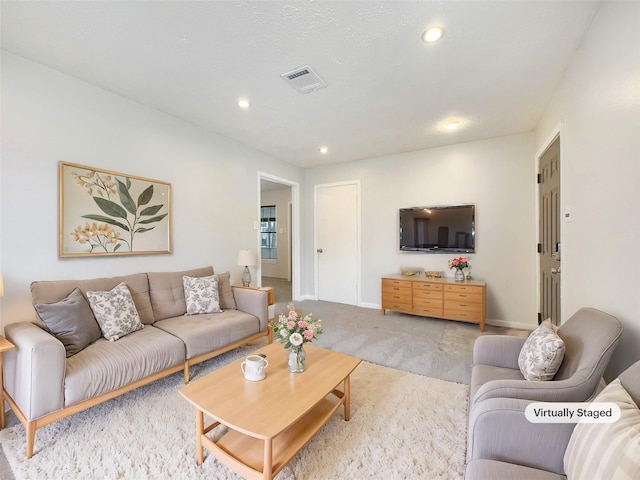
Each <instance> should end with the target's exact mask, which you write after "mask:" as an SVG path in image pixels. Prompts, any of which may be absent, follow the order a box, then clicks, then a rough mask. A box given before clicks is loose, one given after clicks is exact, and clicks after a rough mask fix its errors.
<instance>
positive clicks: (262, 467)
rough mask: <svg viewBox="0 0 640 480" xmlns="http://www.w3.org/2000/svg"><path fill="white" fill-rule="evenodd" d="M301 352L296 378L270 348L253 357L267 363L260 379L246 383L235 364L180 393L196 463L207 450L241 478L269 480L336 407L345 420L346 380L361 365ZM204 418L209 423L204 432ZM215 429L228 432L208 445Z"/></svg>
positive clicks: (279, 350)
mask: <svg viewBox="0 0 640 480" xmlns="http://www.w3.org/2000/svg"><path fill="white" fill-rule="evenodd" d="M304 349H305V350H306V352H307V361H306V366H305V371H304V372H302V373H290V372H289V371H288V370H287V362H286V350H285V349H284V348H283V346H282V345H281V344H279V343H273V344H270V345H267V346H266V347H264V348H261V349H260V350H257V351H256V352H253V353H263V354H265V355H267V360H268V361H269V366H268V367H267V369H266V374H267V376H266V378H265V379H264V380H262V381H259V382H251V381H249V380H245V378H244V376H243V375H242V372H241V370H240V363H241V362H242V360H244V358H242V359H239V360H237V361H235V362H233V363H231V364H229V365H227V366H225V367H222V368H220V369H218V370H216V371H215V372H212V373H210V374H208V375H206V376H204V377H202V378H201V379H199V380H195V381H193V382H191V383H189V384H188V385H186V386H184V387H182V388H181V389H180V393H181V394H182V396H184V398H186V399H187V400H188V401H189V402H190V403H191V404H192V405H193V406H194V407H196V444H197V446H196V455H197V461H198V465H201V464H202V462H203V461H204V451H203V448H206V449H207V450H209V451H210V452H211V453H213V455H214V456H215V457H216V458H217V459H218V460H220V462H222V463H223V464H224V465H226V466H227V467H229V468H230V469H232V470H233V471H234V472H236V473H237V474H239V475H241V476H242V477H244V478H246V479H248V480H252V479H256V480H257V479H265V480H270V479H272V478H273V477H274V476H275V475H276V474H277V473H278V472H279V471H280V470H282V468H284V466H285V465H286V464H287V463H288V462H289V461H290V460H291V459H292V458H293V457H294V456H295V455H296V454H297V453H298V452H299V451H300V450H301V449H302V448H303V447H304V446H305V445H306V444H307V442H309V440H311V438H312V437H313V435H314V434H315V433H316V432H317V431H318V430H319V429H320V428H321V427H322V426H323V425H324V424H325V423H326V422H327V420H329V418H331V416H332V415H333V414H334V413H335V412H336V410H338V409H339V408H340V406H341V405H342V406H343V408H344V419H345V421H348V420H349V375H351V373H352V372H353V371H354V370H355V369H356V367H357V366H358V365H359V364H360V360H359V359H357V358H354V357H350V356H349V355H345V354H342V353H338V352H333V351H331V350H326V349H324V348H318V347H314V346H313V345H309V344H307V345H305V347H304ZM341 384H342V390H339V387H340V385H341ZM205 414H206V415H207V416H209V417H211V418H213V419H214V422H213V423H212V424H211V425H209V426H207V427H205V422H204V415H205ZM220 424H222V425H225V426H226V427H227V432H226V433H225V434H224V435H223V436H222V437H221V438H220V439H219V440H217V441H214V440H212V439H211V438H209V437H208V436H207V435H206V434H207V433H208V432H210V431H211V430H212V429H214V428H215V427H217V426H218V425H220Z"/></svg>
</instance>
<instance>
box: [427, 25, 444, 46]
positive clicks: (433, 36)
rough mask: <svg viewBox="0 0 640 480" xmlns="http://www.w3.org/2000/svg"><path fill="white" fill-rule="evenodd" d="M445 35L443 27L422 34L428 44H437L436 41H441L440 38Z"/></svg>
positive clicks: (430, 29) (433, 28) (430, 28)
mask: <svg viewBox="0 0 640 480" xmlns="http://www.w3.org/2000/svg"><path fill="white" fill-rule="evenodd" d="M443 33H444V28H442V27H439V26H436V27H429V28H427V29H426V30H425V31H424V33H423V34H422V41H423V42H426V43H429V42H435V41H436V40H438V39H440V37H442V34H443Z"/></svg>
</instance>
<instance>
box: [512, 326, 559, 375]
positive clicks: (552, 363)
mask: <svg viewBox="0 0 640 480" xmlns="http://www.w3.org/2000/svg"><path fill="white" fill-rule="evenodd" d="M564 349H565V347H564V342H563V341H562V338H560V337H559V336H558V334H557V333H556V329H555V327H554V326H553V325H552V324H551V322H548V321H544V322H542V323H541V324H540V325H538V328H536V329H535V330H534V331H533V332H531V334H530V335H529V337H528V338H527V340H526V341H525V342H524V345H523V346H522V349H521V350H520V355H519V356H518V366H519V367H520V371H521V372H522V375H524V378H526V379H527V380H552V379H553V377H554V375H555V374H556V372H557V371H558V369H559V368H560V365H561V364H562V359H563V358H564Z"/></svg>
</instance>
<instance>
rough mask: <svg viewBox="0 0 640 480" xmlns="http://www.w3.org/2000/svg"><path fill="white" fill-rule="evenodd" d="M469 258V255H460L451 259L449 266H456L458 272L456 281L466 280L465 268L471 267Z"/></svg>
mask: <svg viewBox="0 0 640 480" xmlns="http://www.w3.org/2000/svg"><path fill="white" fill-rule="evenodd" d="M470 267H471V265H470V264H469V260H468V259H467V257H458V258H454V259H453V260H449V268H455V270H456V274H455V276H454V279H455V281H456V282H464V272H463V270H464V269H465V268H470Z"/></svg>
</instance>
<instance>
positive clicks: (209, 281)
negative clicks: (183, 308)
mask: <svg viewBox="0 0 640 480" xmlns="http://www.w3.org/2000/svg"><path fill="white" fill-rule="evenodd" d="M182 284H183V286H184V300H185V303H186V304H187V315H197V314H199V313H220V312H222V309H221V308H220V300H219V294H218V275H211V276H209V277H187V276H186V275H185V276H184V277H182Z"/></svg>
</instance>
